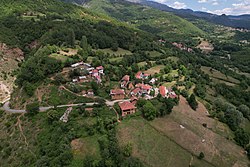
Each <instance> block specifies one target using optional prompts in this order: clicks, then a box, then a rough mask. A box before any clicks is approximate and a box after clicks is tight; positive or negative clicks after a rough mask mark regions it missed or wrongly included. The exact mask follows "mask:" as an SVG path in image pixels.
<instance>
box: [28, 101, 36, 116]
mask: <svg viewBox="0 0 250 167" xmlns="http://www.w3.org/2000/svg"><path fill="white" fill-rule="evenodd" d="M26 111H27V113H28V114H29V115H31V116H34V115H36V114H38V112H39V103H38V102H34V103H30V104H27V105H26Z"/></svg>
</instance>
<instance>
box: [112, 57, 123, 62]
mask: <svg viewBox="0 0 250 167" xmlns="http://www.w3.org/2000/svg"><path fill="white" fill-rule="evenodd" d="M109 61H110V62H121V61H122V57H115V58H111V59H109Z"/></svg>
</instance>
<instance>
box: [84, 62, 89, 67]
mask: <svg viewBox="0 0 250 167" xmlns="http://www.w3.org/2000/svg"><path fill="white" fill-rule="evenodd" d="M83 64H84V65H85V66H87V67H91V65H90V64H88V63H83Z"/></svg>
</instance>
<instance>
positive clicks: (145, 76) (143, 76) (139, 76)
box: [135, 71, 150, 79]
mask: <svg viewBox="0 0 250 167" xmlns="http://www.w3.org/2000/svg"><path fill="white" fill-rule="evenodd" d="M149 76H150V74H146V73H144V72H141V71H139V72H137V73H136V74H135V78H137V79H148V77H149Z"/></svg>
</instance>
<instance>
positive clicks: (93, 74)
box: [71, 62, 104, 83]
mask: <svg viewBox="0 0 250 167" xmlns="http://www.w3.org/2000/svg"><path fill="white" fill-rule="evenodd" d="M71 68H80V69H81V70H82V71H84V70H87V71H88V75H84V76H78V77H77V78H74V79H73V80H72V81H73V82H74V83H76V82H89V81H90V80H91V79H94V80H95V81H96V82H97V83H102V76H103V75H104V68H103V66H98V67H96V68H94V67H92V66H91V65H90V64H88V63H84V62H78V63H75V64H72V65H71Z"/></svg>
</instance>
